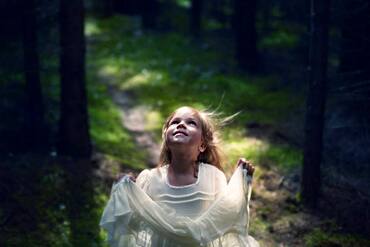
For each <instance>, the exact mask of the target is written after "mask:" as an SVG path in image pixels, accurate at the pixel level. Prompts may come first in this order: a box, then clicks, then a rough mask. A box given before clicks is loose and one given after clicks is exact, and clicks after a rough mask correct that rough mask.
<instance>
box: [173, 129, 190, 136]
mask: <svg viewBox="0 0 370 247" xmlns="http://www.w3.org/2000/svg"><path fill="white" fill-rule="evenodd" d="M173 135H174V136H176V135H184V136H188V135H187V134H186V133H185V132H184V131H179V130H177V131H175V132H174V133H173Z"/></svg>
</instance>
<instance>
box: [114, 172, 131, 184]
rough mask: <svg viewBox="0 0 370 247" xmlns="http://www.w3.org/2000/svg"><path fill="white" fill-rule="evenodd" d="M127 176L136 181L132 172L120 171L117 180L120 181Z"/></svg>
mask: <svg viewBox="0 0 370 247" xmlns="http://www.w3.org/2000/svg"><path fill="white" fill-rule="evenodd" d="M125 176H126V177H128V178H129V179H130V180H131V181H132V182H136V178H135V176H134V174H133V173H132V172H129V173H119V174H118V175H116V182H117V183H118V182H119V181H120V180H121V179H122V178H123V177H125Z"/></svg>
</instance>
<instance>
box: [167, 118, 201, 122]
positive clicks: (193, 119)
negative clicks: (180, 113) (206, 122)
mask: <svg viewBox="0 0 370 247" xmlns="http://www.w3.org/2000/svg"><path fill="white" fill-rule="evenodd" d="M179 119H181V118H180V117H175V118H172V119H171V122H172V121H174V120H179ZM185 120H187V121H189V120H192V121H196V122H199V120H198V119H196V118H194V117H188V118H186V119H185Z"/></svg>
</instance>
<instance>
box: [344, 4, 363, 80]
mask: <svg viewBox="0 0 370 247" xmlns="http://www.w3.org/2000/svg"><path fill="white" fill-rule="evenodd" d="M369 13H370V4H369V3H368V1H365V0H356V1H349V0H345V1H344V6H343V13H342V15H341V16H342V17H343V18H342V23H341V34H342V44H341V53H340V67H339V70H340V72H342V73H346V75H347V76H346V78H348V80H349V81H351V83H353V82H355V83H358V82H364V81H369V80H370V48H369V47H370V18H369Z"/></svg>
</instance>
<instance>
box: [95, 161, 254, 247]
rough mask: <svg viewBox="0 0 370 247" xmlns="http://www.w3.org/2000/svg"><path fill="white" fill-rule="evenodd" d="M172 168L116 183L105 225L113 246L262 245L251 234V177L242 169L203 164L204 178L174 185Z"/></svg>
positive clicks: (146, 172)
mask: <svg viewBox="0 0 370 247" xmlns="http://www.w3.org/2000/svg"><path fill="white" fill-rule="evenodd" d="M167 171H168V165H167V166H163V167H160V168H154V169H151V170H148V169H146V170H144V171H142V172H141V173H140V174H139V176H138V178H137V180H136V183H134V182H132V181H131V180H129V179H127V178H126V179H122V180H121V181H119V182H118V183H116V184H114V185H113V188H112V192H111V196H110V199H109V201H108V203H107V205H106V207H105V209H104V212H103V215H102V218H101V221H100V226H101V227H102V228H104V229H105V230H106V231H107V232H108V241H109V243H110V245H111V246H112V247H134V246H135V247H136V246H150V247H177V246H208V247H211V246H212V247H216V246H217V247H231V246H235V247H236V246H238V247H243V246H248V247H258V246H259V244H258V242H257V241H256V240H255V239H254V238H253V237H251V236H249V235H248V225H249V200H250V196H251V179H252V178H251V177H250V176H248V175H247V173H246V170H245V169H242V167H241V166H240V167H238V168H237V169H236V171H235V172H234V174H233V175H232V177H231V179H230V181H229V183H228V184H227V181H226V177H225V175H224V173H223V172H221V171H220V170H218V169H217V168H216V167H214V166H211V165H208V164H205V163H200V164H199V172H198V179H197V181H196V182H195V183H193V184H190V185H185V186H173V185H170V184H169V182H168V178H167Z"/></svg>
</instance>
